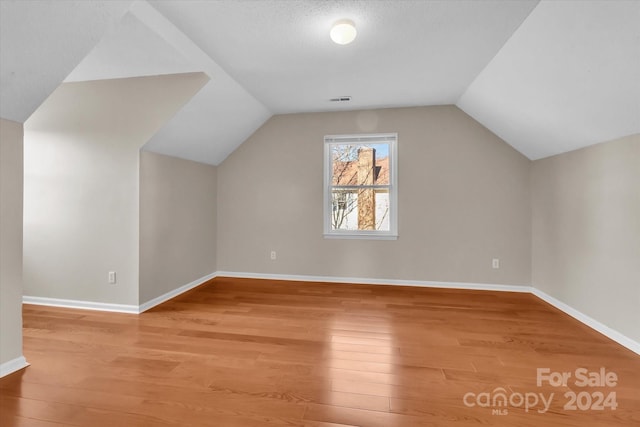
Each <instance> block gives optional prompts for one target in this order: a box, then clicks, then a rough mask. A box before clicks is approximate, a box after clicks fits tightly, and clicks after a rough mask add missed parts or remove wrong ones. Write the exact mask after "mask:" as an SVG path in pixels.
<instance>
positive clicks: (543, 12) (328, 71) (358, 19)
mask: <svg viewBox="0 0 640 427" xmlns="http://www.w3.org/2000/svg"><path fill="white" fill-rule="evenodd" d="M343 18H349V19H352V20H353V21H354V22H355V23H356V26H357V29H358V37H357V38H356V40H355V41H354V42H353V43H352V44H349V45H345V46H340V45H336V44H334V43H333V42H331V40H330V39H329V36H328V32H329V29H330V26H331V24H332V23H333V22H335V21H336V20H338V19H343ZM639 23H640V1H637V0H603V1H597V0H589V1H587V0H585V1H573V0H570V1H563V0H555V1H541V2H538V1H537V0H520V1H508V0H479V1H478V0H468V1H465V0H458V1H450V0H441V1H437V0H413V1H412V0H403V1H393V0H387V1H384V0H378V1H364V0H360V1H358V0H342V1H340V0H323V1H316V0H300V1H287V0H246V1H237V0H218V1H206V0H205V1H193V0H162V1H157V0H147V1H144V0H137V1H132V0H125V1H116V0H102V1H98V0H91V1H89V0H87V1H70V0H57V1H44V0H35V1H20V0H0V117H2V118H6V119H10V120H16V121H20V122H24V121H26V120H27V119H28V118H29V117H30V116H31V115H32V114H33V112H34V111H35V110H36V109H37V108H38V107H39V106H40V105H41V104H42V103H43V101H44V100H45V99H46V98H47V97H48V96H49V95H50V94H51V93H52V92H53V91H54V90H55V89H56V88H57V87H58V86H59V85H60V84H61V83H62V82H63V81H66V82H77V81H89V80H102V79H114V78H123V77H134V76H151V75H162V74H178V73H191V72H204V73H205V74H207V75H208V77H209V78H210V80H209V82H208V83H207V84H206V85H204V87H203V88H202V89H201V90H200V92H198V93H197V94H196V95H195V96H194V97H193V98H191V100H190V101H189V102H188V103H187V104H186V105H185V106H184V107H183V108H182V109H181V110H180V111H179V112H178V113H177V114H176V115H175V116H173V117H172V118H171V119H170V120H169V121H168V122H167V123H166V124H165V125H164V126H163V127H162V128H161V129H160V130H159V131H158V132H157V133H156V134H155V135H154V136H153V137H152V138H151V139H150V140H149V141H148V142H147V143H146V146H145V148H147V149H149V150H152V151H157V152H160V153H164V154H168V155H173V156H177V157H182V158H187V159H192V160H197V161H202V162H206V163H211V164H219V163H220V162H221V161H222V160H224V158H225V157H226V156H227V155H228V154H229V153H231V152H232V151H233V150H234V149H235V148H236V147H237V146H238V145H240V144H241V143H242V142H243V141H244V140H245V139H246V138H247V137H248V136H249V135H251V133H253V132H254V131H255V130H256V129H257V128H258V127H260V126H261V125H262V123H264V122H265V121H266V120H267V119H268V118H269V117H270V116H271V115H273V114H280V113H296V112H309V111H335V110H346V109H349V110H351V109H364V108H380V107H403V106H416V105H441V104H456V105H458V107H460V108H461V109H463V110H464V111H465V112H467V114H469V115H471V116H472V117H474V118H475V119H476V120H478V121H479V122H481V123H482V124H483V125H485V126H486V127H487V128H489V129H490V130H491V131H493V132H494V133H496V134H497V135H498V136H500V137H501V138H503V139H504V140H505V141H506V142H508V143H509V144H511V145H512V146H513V147H515V148H516V149H517V150H519V151H520V152H522V153H523V154H525V155H526V156H527V157H529V158H531V159H537V158H541V157H546V156H550V155H554V154H558V153H561V152H565V151H569V150H573V149H576V148H580V147H584V146H588V145H591V144H595V143H598V142H603V141H606V140H610V139H614V138H618V137H621V136H625V135H629V134H633V133H640V78H638V76H640V25H639ZM339 96H351V97H352V100H351V101H350V102H346V103H338V104H336V103H332V102H330V101H329V100H330V99H331V98H334V97H339Z"/></svg>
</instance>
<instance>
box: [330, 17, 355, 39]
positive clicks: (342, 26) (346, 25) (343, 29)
mask: <svg viewBox="0 0 640 427" xmlns="http://www.w3.org/2000/svg"><path fill="white" fill-rule="evenodd" d="M356 34H358V32H357V31H356V24H354V23H353V21H352V20H350V19H341V20H339V21H336V22H335V23H334V24H333V26H332V27H331V32H330V33H329V35H330V36H331V40H333V41H334V42H335V43H338V44H349V43H351V42H352V41H353V40H354V39H355V38H356Z"/></svg>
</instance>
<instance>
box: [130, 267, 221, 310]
mask: <svg viewBox="0 0 640 427" xmlns="http://www.w3.org/2000/svg"><path fill="white" fill-rule="evenodd" d="M216 276H218V273H216V272H214V273H211V274H207V275H206V276H203V277H201V278H199V279H196V280H194V281H193V282H190V283H187V284H186V285H183V286H180V287H179V288H176V289H174V290H172V291H169V292H167V293H165V294H163V295H160V296H158V297H156V298H153V299H152V300H149V301H147V302H145V303H143V304H140V306H139V307H138V313H142V312H145V311H147V310H149V309H150V308H153V307H155V306H156V305H159V304H162V303H163V302H165V301H168V300H170V299H171V298H175V297H177V296H178V295H180V294H183V293H185V292H187V291H189V290H191V289H193V288H195V287H198V286H200V285H202V284H203V283H205V282H207V281H209V280H211V279H213V278H215V277H216Z"/></svg>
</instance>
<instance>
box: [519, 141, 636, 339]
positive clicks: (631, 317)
mask: <svg viewBox="0 0 640 427" xmlns="http://www.w3.org/2000/svg"><path fill="white" fill-rule="evenodd" d="M532 197H533V286H534V287H536V288H538V289H540V290H542V291H544V292H546V293H548V294H549V295H551V296H553V297H555V298H557V299H559V300H561V301H562V302H564V303H566V304H568V305H570V306H571V307H573V308H575V309H576V310H579V311H581V312H582V313H584V314H586V315H588V316H590V317H592V318H594V319H596V320H598V321H599V322H601V323H603V324H605V325H607V326H609V327H610V328H613V329H615V330H617V331H619V332H620V333H622V334H624V335H626V336H627V337H629V338H631V339H633V340H635V341H636V342H640V309H639V307H640V135H633V136H629V137H626V138H622V139H619V140H616V141H612V142H608V143H604V144H599V145H595V146H592V147H589V148H585V149H581V150H577V151H572V152H570V153H566V154H562V155H558V156H554V157H550V158H547V159H542V160H537V161H535V162H534V163H533V166H532Z"/></svg>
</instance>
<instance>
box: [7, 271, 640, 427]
mask: <svg viewBox="0 0 640 427" xmlns="http://www.w3.org/2000/svg"><path fill="white" fill-rule="evenodd" d="M24 353H25V356H26V357H27V360H28V361H29V362H30V363H31V366H30V367H28V368H27V369H25V370H23V371H21V372H18V373H15V374H12V375H9V376H7V377H5V378H3V379H2V380H0V393H1V397H0V425H2V426H3V427H9V426H33V427H40V426H61V425H65V426H91V427H94V426H96V427H99V426H124V427H130V426H222V427H226V426H230V427H235V426H256V427H257V426H262V427H271V426H309V427H330V426H333V427H338V426H367V427H369V426H371V427H376V426H380V427H405V426H406V427H413V426H453V425H456V426H458V425H460V426H475V425H483V426H622V425H627V426H631V425H640V356H638V355H636V354H634V353H632V352H631V351H629V350H627V349H625V348H623V347H621V346H620V345H618V344H616V343H614V342H612V341H610V340H609V339H607V338H605V337H603V336H602V335H600V334H598V333H597V332H595V331H593V330H591V329H589V328H588V327H586V326H584V325H582V324H580V323H579V322H577V321H575V320H574V319H572V318H570V317H569V316H567V315H565V314H564V313H561V312H559V311H558V310H556V309H554V308H553V307H551V306H549V305H547V304H546V303H544V302H543V301H541V300H539V299H537V298H536V297H535V296H532V295H529V294H518V293H509V292H487V291H467V290H450V289H427V288H409V287H398V286H367V285H353V284H350V285H347V284H326V283H300V282H280V281H265V280H244V279H226V278H216V279H214V280H212V281H210V282H208V283H207V284H205V285H203V286H200V287H198V288H197V289H195V290H193V291H191V292H189V293H187V294H184V295H182V296H180V297H178V298H176V299H174V300H172V301H170V302H167V303H165V304H163V305H161V306H158V307H156V308H154V309H152V310H150V311H148V312H146V313H143V314H141V315H139V316H136V315H128V314H114V313H104V312H95V311H85V310H72V309H61V308H49V307H41V306H33V305H25V306H24ZM537 368H549V369H550V370H551V371H559V372H571V373H572V377H571V378H570V379H569V381H568V383H567V386H558V387H552V386H551V385H549V384H548V383H547V382H545V383H544V384H543V385H542V386H540V387H539V386H537V384H536V369H537ZM578 368H586V369H587V370H588V371H589V372H595V371H598V372H599V371H600V369H601V368H604V369H606V371H611V372H615V374H616V375H617V377H618V381H617V383H616V386H615V387H593V388H591V387H578V386H577V385H576V384H575V380H576V378H575V371H576V369H578ZM498 388H502V389H504V394H505V395H506V396H507V397H508V398H510V399H511V403H512V404H511V405H509V406H506V407H505V406H502V407H499V406H495V407H480V406H477V405H476V406H474V407H470V406H467V405H465V403H464V398H465V396H466V401H467V402H468V403H469V404H473V403H476V402H478V398H479V401H480V402H484V400H483V398H485V397H493V396H494V395H495V394H497V393H499V392H500V391H501V390H500V389H498ZM496 389H498V390H496ZM567 392H569V393H571V392H575V393H582V395H581V397H580V399H581V400H579V402H578V403H580V404H581V405H582V406H583V407H586V406H585V405H586V404H587V403H588V402H587V399H589V400H592V399H593V398H595V400H596V401H597V400H598V396H599V395H598V394H597V393H598V392H600V393H604V394H603V396H605V397H606V396H607V395H608V394H609V393H610V392H615V395H616V402H617V405H618V406H617V409H616V410H611V409H610V408H605V409H604V410H567V409H565V408H564V405H565V403H567V402H568V397H565V393H567ZM470 393H475V394H474V395H472V394H470ZM481 393H488V394H481ZM541 393H542V395H543V396H544V398H545V399H549V398H550V397H551V394H552V393H553V397H552V398H551V404H550V407H549V410H548V411H546V412H544V413H539V412H538V411H539V410H540V411H543V410H544V409H543V408H544V406H543V404H542V403H540V402H539V403H538V404H537V405H533V402H534V400H533V399H534V398H533V396H534V394H535V395H536V396H538V398H539V396H540V394H541ZM520 396H522V397H523V398H525V399H529V400H530V402H531V403H532V407H531V408H530V409H529V410H528V411H527V410H526V409H525V408H524V407H523V406H521V407H517V406H518V405H519V404H520ZM496 403H497V402H496ZM492 409H497V410H505V409H506V410H507V414H506V415H498V414H492Z"/></svg>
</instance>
